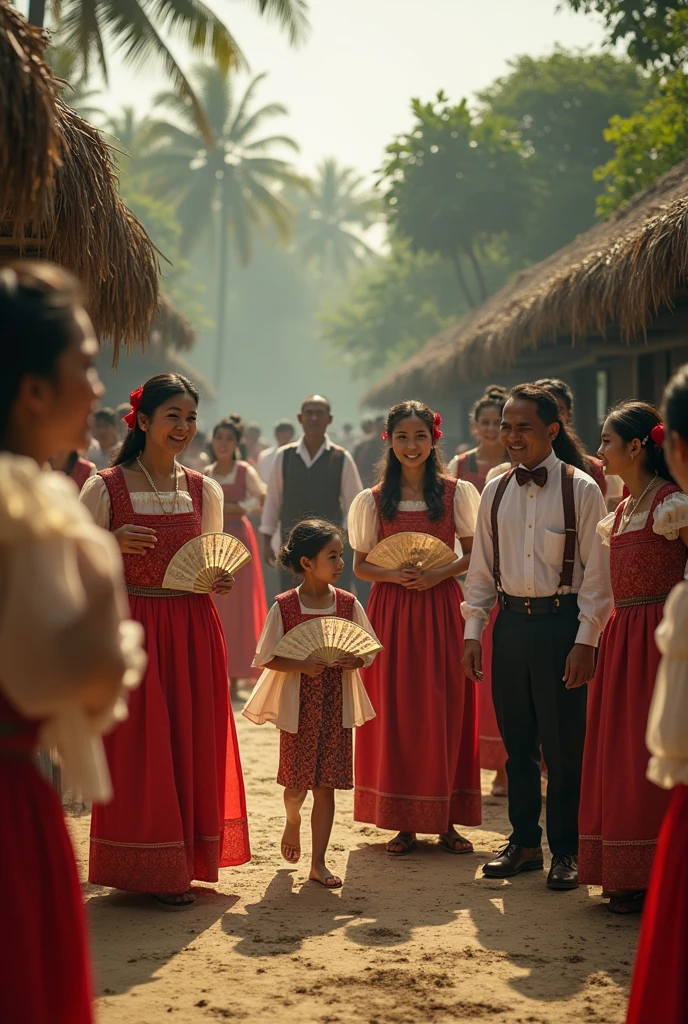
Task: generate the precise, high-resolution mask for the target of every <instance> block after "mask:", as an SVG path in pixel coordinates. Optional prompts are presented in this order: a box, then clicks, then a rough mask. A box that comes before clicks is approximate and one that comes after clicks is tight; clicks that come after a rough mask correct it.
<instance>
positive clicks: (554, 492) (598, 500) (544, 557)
mask: <svg viewBox="0 0 688 1024" xmlns="http://www.w3.org/2000/svg"><path fill="white" fill-rule="evenodd" d="M541 465H542V466H544V467H545V468H546V469H547V474H548V476H547V483H546V484H545V486H544V487H538V486H537V484H535V483H532V482H531V483H529V484H525V485H524V486H523V487H520V486H519V485H518V483H517V482H516V479H515V477H514V478H512V480H511V481H510V482H509V484H508V486H507V489H506V491H505V493H504V496H503V498H502V502H501V505H500V507H499V518H498V523H499V556H500V558H499V560H500V573H501V584H502V589H503V591H504V593H505V594H509V595H510V596H511V597H551V596H553V595H554V594H557V593H560V592H563V591H562V590H561V588H560V587H559V579H560V576H561V570H562V565H563V561H564V542H565V537H566V534H565V528H564V505H563V501H562V494H561V473H562V466H563V463H562V462H560V461H559V459H558V458H557V456H556V455H555V454H554V452H551V453H550V455H549V456H548V458H547V459H545V461H544V462H543V463H541ZM498 487H499V478H497V479H495V480H491V481H490V483H488V484H487V485H486V486H485V490H484V491H483V494H482V498H481V502H480V509H479V511H478V523H477V526H476V531H475V536H474V538H473V550H472V552H471V564H470V567H469V569H468V575H467V577H466V582H465V585H464V594H465V598H466V600H465V602H464V604H463V605H462V607H461V611H462V613H463V616H464V618H465V620H466V628H465V633H464V635H465V638H466V640H479V639H480V637H481V635H482V631H483V628H484V626H485V625H486V624H487V621H488V619H489V615H490V611H491V610H492V608H493V606H494V604H495V602H496V600H497V586H496V583H495V580H494V576H493V572H492V569H493V564H492V561H493V546H492V523H491V512H492V503H493V501H494V496H495V491H496V490H497V488H498ZM573 495H574V502H575V506H576V527H577V532H578V539H577V543H576V556H575V564H574V568H573V586H572V587H571V591H572V592H573V593H577V594H578V607H579V610H580V614H579V616H578V617H579V619H580V623H581V625H580V628H579V630H578V636H577V638H576V642H577V643H581V644H589V645H591V646H596V645H597V643H598V641H599V638H600V633H601V632H602V630H603V629H604V626H605V624H606V621H607V618H608V617H609V615H610V614H611V610H612V607H613V597H612V594H611V585H610V582H609V568H608V564H607V563H606V561H605V557H608V556H605V554H604V552H603V551H602V545H601V544H596V543H595V538H596V531H597V524H598V523H599V522H600V520H601V519H603V518H604V517H605V515H606V513H607V510H606V507H605V503H604V499H603V497H602V492H601V491H600V489H599V487H598V486H597V484H596V483H595V481H594V480H593V479H592V477H589V476H588V475H587V473H583V472H581V471H580V470H578V469H577V470H575V475H574V479H573ZM593 552H595V557H592V555H593Z"/></svg>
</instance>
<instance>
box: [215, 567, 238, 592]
mask: <svg viewBox="0 0 688 1024" xmlns="http://www.w3.org/2000/svg"><path fill="white" fill-rule="evenodd" d="M234 583H235V579H234V576H232V574H231V572H226V573H224V575H223V576H218V577H217V578H216V579H215V580H214V581H213V587H212V590H211V593H212V594H229V593H231V590H232V587H233V586H234Z"/></svg>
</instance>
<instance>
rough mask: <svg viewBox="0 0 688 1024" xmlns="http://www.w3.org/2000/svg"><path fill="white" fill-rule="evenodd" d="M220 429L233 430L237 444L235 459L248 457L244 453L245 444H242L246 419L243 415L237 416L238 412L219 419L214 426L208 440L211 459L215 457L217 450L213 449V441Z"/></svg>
mask: <svg viewBox="0 0 688 1024" xmlns="http://www.w3.org/2000/svg"><path fill="white" fill-rule="evenodd" d="M218 430H231V431H232V433H233V434H234V436H235V438H236V443H237V446H236V448H235V449H234V455H233V458H234V461H235V462H238V461H239V459H244V458H246V456H245V454H244V449H245V447H246V446H245V445H242V438H243V436H244V421H243V420H242V418H241V416H237V414H236V413H232V415H231V416H225V417H224V419H221V420H218V422H217V423H216V424H215V426H214V427H213V432H212V434H211V435H210V439H209V441H208V455H209V456H210V458H211V459H214V458H215V452H214V451H213V441H214V440H215V437H216V435H217V432H218Z"/></svg>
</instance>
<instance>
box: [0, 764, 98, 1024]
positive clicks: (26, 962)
mask: <svg viewBox="0 0 688 1024" xmlns="http://www.w3.org/2000/svg"><path fill="white" fill-rule="evenodd" d="M0 821H2V840H1V841H0V877H1V878H2V880H3V894H2V913H1V914H0V919H1V920H2V932H3V939H4V941H3V943H2V954H1V956H2V960H1V968H0V970H1V973H2V983H1V984H0V1021H2V1024H91V1021H92V1020H93V1017H92V1014H91V966H90V963H89V958H88V947H87V940H86V924H85V921H84V911H83V905H82V899H81V890H80V888H79V879H78V877H77V871H76V864H75V863H74V854H73V852H72V845H71V843H70V841H69V836H68V835H67V829H66V828H65V823H64V817H63V814H62V808H61V807H60V803H59V800H58V798H57V794H56V793H55V792H54V790H53V789H52V788H51V787H50V786H49V785H48V783H47V782H46V781H45V780H44V779H43V778H42V777H41V776H40V775H39V773H38V771H37V770H36V768H35V767H34V765H33V763H32V761H31V759H30V758H28V757H27V758H26V759H20V758H11V759H10V758H1V757H0Z"/></svg>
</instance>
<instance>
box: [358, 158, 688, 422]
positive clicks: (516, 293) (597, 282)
mask: <svg viewBox="0 0 688 1024" xmlns="http://www.w3.org/2000/svg"><path fill="white" fill-rule="evenodd" d="M687 281H688V160H687V161H684V162H683V163H680V164H678V165H677V166H676V167H674V168H673V169H672V170H671V171H669V172H668V173H667V174H665V175H664V176H663V177H662V178H660V179H658V181H656V182H655V183H654V184H653V185H652V186H651V187H650V188H648V189H646V190H645V191H644V192H641V193H639V194H638V195H637V196H635V197H634V199H632V200H631V201H630V202H629V203H628V204H627V205H626V206H625V207H624V208H623V209H622V210H620V211H619V212H618V213H617V214H615V216H614V217H613V218H612V219H611V220H609V221H607V222H606V223H604V224H597V225H596V226H595V227H593V228H591V229H590V231H587V232H586V233H585V234H583V235H580V236H579V237H578V238H576V239H575V240H574V241H573V242H571V243H570V244H569V245H567V246H566V247H565V248H564V249H560V250H559V252H556V253H554V255H553V256H550V257H549V258H548V259H546V260H544V261H543V262H542V263H538V264H537V265H536V266H534V267H531V268H529V269H528V270H525V271H523V272H522V273H521V274H519V276H518V277H517V278H515V280H513V281H512V282H511V283H510V284H508V285H507V286H506V287H505V288H502V289H501V291H499V292H497V293H496V294H495V295H493V296H492V297H491V298H489V299H488V300H487V302H485V303H483V304H482V305H481V306H479V307H478V309H476V310H474V311H473V312H471V313H469V314H468V315H467V316H465V317H464V318H463V319H462V320H460V321H459V322H458V323H456V324H454V325H452V326H451V327H448V328H447V329H446V330H445V331H443V332H442V333H441V334H438V335H437V336H436V337H435V338H433V339H431V340H430V341H429V342H428V343H427V344H426V345H425V346H424V347H423V348H422V349H421V350H420V351H419V352H418V353H417V354H416V355H415V356H413V357H412V358H411V359H409V360H408V361H407V362H406V363H404V364H402V365H401V366H400V367H398V368H397V369H396V370H395V371H393V372H392V373H390V374H389V375H388V376H387V377H385V378H384V379H383V380H382V381H380V382H379V383H378V384H376V385H374V386H373V387H372V388H370V389H369V390H368V391H367V392H366V394H365V396H364V398H363V402H364V404H366V405H370V406H377V405H381V404H386V403H388V402H394V401H398V400H399V398H400V396H401V397H403V396H404V395H406V394H409V393H411V392H412V391H413V390H414V388H421V389H426V390H431V391H432V392H434V393H436V394H438V395H441V394H446V393H447V391H449V390H450V389H451V388H452V387H455V386H456V385H457V384H458V383H460V382H464V383H472V382H476V381H480V380H483V379H485V378H487V377H489V376H491V375H493V374H495V373H496V372H499V371H502V372H504V371H506V370H509V369H510V368H511V367H513V366H514V364H515V362H516V360H517V358H518V357H519V355H521V353H523V352H525V351H527V350H534V349H537V348H538V347H539V346H541V345H546V344H548V343H555V342H557V340H559V341H560V342H561V341H562V339H563V340H566V341H567V342H568V343H569V344H570V345H571V346H575V345H576V344H580V343H581V342H583V341H585V340H587V339H590V338H613V339H618V341H619V345H620V346H621V345H622V344H625V343H628V342H630V341H632V340H633V339H634V338H637V337H638V336H641V337H642V336H645V335H646V333H647V330H648V328H649V327H650V325H651V322H652V320H653V318H654V317H655V316H656V314H657V313H658V312H659V311H660V310H662V309H667V308H671V306H672V303H673V300H674V298H675V296H676V293H677V292H678V290H679V289H680V288H682V287H683V286H685V284H686V282H687Z"/></svg>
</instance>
